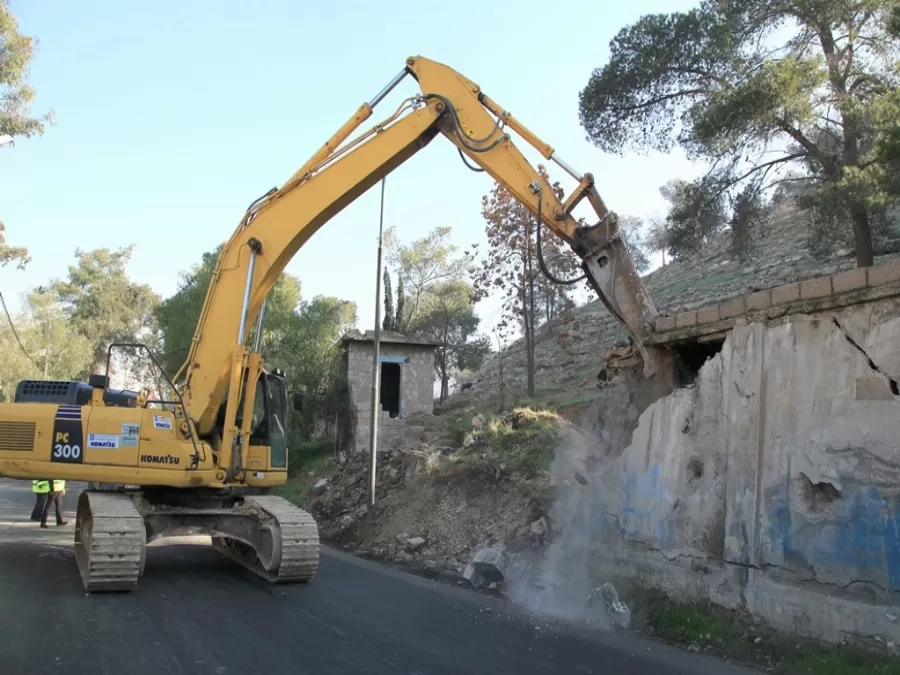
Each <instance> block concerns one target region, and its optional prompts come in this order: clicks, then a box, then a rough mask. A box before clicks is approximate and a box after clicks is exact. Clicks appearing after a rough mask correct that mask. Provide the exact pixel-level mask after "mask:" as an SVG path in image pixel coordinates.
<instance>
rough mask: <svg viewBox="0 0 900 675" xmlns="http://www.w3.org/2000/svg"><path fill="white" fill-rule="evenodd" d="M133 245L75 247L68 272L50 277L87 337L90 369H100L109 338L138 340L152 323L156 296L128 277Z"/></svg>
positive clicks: (72, 319)
mask: <svg viewBox="0 0 900 675" xmlns="http://www.w3.org/2000/svg"><path fill="white" fill-rule="evenodd" d="M131 251H132V247H131V246H128V247H125V248H121V249H118V250H116V251H110V250H109V249H108V248H99V249H94V250H93V251H82V250H81V249H76V251H75V259H76V264H75V265H70V266H69V274H68V278H67V279H65V280H59V279H57V280H54V281H52V282H51V283H50V285H49V288H48V290H49V291H50V292H52V293H54V294H55V295H56V297H57V298H58V299H59V301H60V303H61V304H62V308H63V312H64V313H65V315H66V317H67V319H68V320H69V321H70V322H71V324H72V328H73V329H74V330H75V332H77V333H78V334H80V335H83V336H84V337H86V338H87V339H88V340H90V342H91V345H92V349H93V365H92V372H105V368H106V359H107V350H108V348H109V345H110V344H111V343H114V342H142V341H143V338H145V337H146V336H147V335H148V334H150V333H151V332H152V330H153V328H154V322H153V310H154V308H155V307H156V305H157V304H158V302H159V296H158V295H157V294H156V293H154V292H153V291H152V290H151V288H150V287H149V286H148V285H146V284H136V283H134V282H132V281H131V280H130V279H129V278H128V275H127V274H126V272H125V265H126V264H127V262H128V260H129V259H130V258H131Z"/></svg>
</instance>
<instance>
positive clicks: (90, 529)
mask: <svg viewBox="0 0 900 675" xmlns="http://www.w3.org/2000/svg"><path fill="white" fill-rule="evenodd" d="M146 543H147V536H146V532H145V530H144V521H143V518H142V517H141V514H140V513H139V512H138V510H137V508H135V506H134V503H133V501H132V499H131V497H130V496H129V495H127V494H114V493H109V492H92V491H90V490H86V491H84V492H82V493H81V494H80V495H79V496H78V509H77V515H76V518H75V560H76V561H77V563H78V571H79V572H80V573H81V583H82V584H84V588H85V590H86V591H89V592H91V593H96V592H110V591H131V590H134V589H135V587H136V586H137V583H138V578H139V577H140V576H141V574H142V573H143V571H144V556H145V548H146Z"/></svg>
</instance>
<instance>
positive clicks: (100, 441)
mask: <svg viewBox="0 0 900 675" xmlns="http://www.w3.org/2000/svg"><path fill="white" fill-rule="evenodd" d="M87 447H89V448H98V449H101V450H115V449H116V448H118V447H119V437H118V436H116V435H115V434H88V442H87Z"/></svg>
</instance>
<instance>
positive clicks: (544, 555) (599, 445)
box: [507, 427, 621, 629]
mask: <svg viewBox="0 0 900 675" xmlns="http://www.w3.org/2000/svg"><path fill="white" fill-rule="evenodd" d="M614 436H619V435H618V434H614ZM610 440H611V439H610V434H609V433H608V432H606V431H600V432H598V433H585V432H582V431H578V430H577V429H575V428H574V427H570V428H568V429H567V430H566V433H565V434H564V438H563V441H562V442H561V443H560V444H559V445H558V446H557V448H556V451H555V454H554V460H553V463H552V465H551V472H552V475H553V477H554V482H555V484H556V489H555V492H556V496H555V500H554V502H553V505H552V507H551V509H550V512H549V514H548V515H549V518H548V521H549V523H550V531H549V532H548V533H547V535H548V539H549V541H550V543H549V544H548V545H547V546H544V547H536V548H534V549H530V550H528V551H525V552H523V553H519V554H517V555H516V556H515V557H513V558H512V559H511V564H510V570H509V575H508V579H507V584H508V588H509V596H510V599H511V600H512V601H513V602H515V603H516V604H517V605H519V606H520V607H523V608H524V609H526V610H528V611H530V612H533V613H536V614H541V615H545V616H549V617H553V618H557V619H563V620H567V621H589V622H590V623H591V625H593V626H595V627H597V628H600V629H612V625H611V622H610V619H609V616H608V614H607V613H606V610H605V608H604V607H596V606H592V603H591V602H590V598H591V596H592V594H593V591H594V589H595V588H597V587H599V586H601V585H602V584H603V583H605V582H608V581H612V580H613V577H614V573H615V550H616V515H615V513H613V512H612V509H614V508H616V507H615V503H616V496H617V491H618V480H617V471H616V464H617V462H616V459H615V457H611V456H610V455H609V454H608V453H607V452H605V448H608V447H609V441H610ZM616 440H619V439H616ZM620 452H621V449H620ZM616 454H619V453H616Z"/></svg>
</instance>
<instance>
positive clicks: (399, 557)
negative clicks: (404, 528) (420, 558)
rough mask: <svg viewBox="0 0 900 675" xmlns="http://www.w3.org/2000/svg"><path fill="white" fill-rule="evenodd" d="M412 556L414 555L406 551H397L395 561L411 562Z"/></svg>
mask: <svg viewBox="0 0 900 675" xmlns="http://www.w3.org/2000/svg"><path fill="white" fill-rule="evenodd" d="M410 558H412V556H411V555H410V554H409V553H407V552H406V551H397V553H396V554H394V561H395V562H409V560H410Z"/></svg>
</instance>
